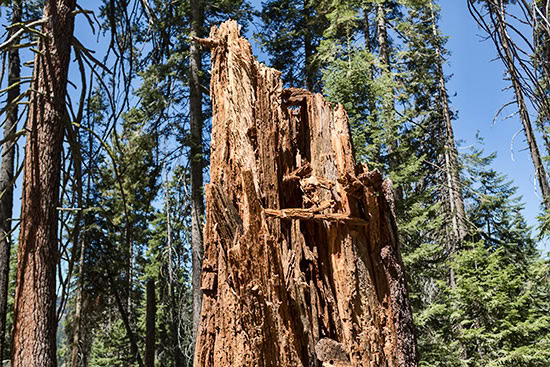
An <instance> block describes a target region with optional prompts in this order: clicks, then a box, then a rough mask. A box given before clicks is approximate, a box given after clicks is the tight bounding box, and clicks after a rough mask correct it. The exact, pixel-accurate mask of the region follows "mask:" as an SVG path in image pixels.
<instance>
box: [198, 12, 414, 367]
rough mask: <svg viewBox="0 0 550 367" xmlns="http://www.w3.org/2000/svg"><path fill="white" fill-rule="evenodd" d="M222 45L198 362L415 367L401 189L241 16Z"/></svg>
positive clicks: (215, 45)
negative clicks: (398, 215)
mask: <svg viewBox="0 0 550 367" xmlns="http://www.w3.org/2000/svg"><path fill="white" fill-rule="evenodd" d="M210 37H211V38H209V39H206V40H203V44H205V45H209V46H210V47H212V65H213V66H212V77H211V80H212V84H211V98H212V104H213V107H212V108H213V122H212V126H213V131H212V150H211V170H210V175H211V181H210V184H208V185H207V187H206V194H205V195H206V207H207V210H206V213H207V214H206V227H205V236H204V239H205V257H204V262H203V267H202V289H203V291H204V297H203V309H202V314H201V323H200V328H199V335H198V338H197V344H196V350H195V366H218V367H223V366H255V365H257V366H293V367H294V366H307V367H309V366H332V365H335V366H390V367H393V366H416V351H415V341H414V335H413V323H412V313H411V309H410V306H409V301H408V294H407V285H406V280H405V274H404V269H403V265H402V262H401V258H400V253H399V246H398V239H397V228H396V222H395V217H394V215H393V210H392V209H393V190H392V187H391V181H389V180H386V181H384V182H383V181H382V177H381V175H380V174H379V173H378V171H371V172H369V171H368V169H367V167H366V166H362V165H356V164H355V161H354V158H353V157H354V155H353V148H352V145H351V138H350V132H349V125H348V119H347V115H346V112H345V111H344V110H343V107H342V106H341V105H338V106H333V105H331V104H329V103H328V102H326V101H325V100H324V99H323V98H322V97H321V96H320V95H319V94H312V93H311V92H308V91H306V90H302V89H288V90H283V89H282V82H281V80H280V75H281V73H280V72H279V71H277V70H274V69H270V68H267V67H266V66H264V65H263V64H260V63H258V62H257V61H256V60H255V59H254V58H253V56H252V51H251V47H250V44H249V43H248V42H247V41H246V40H244V39H243V38H240V36H239V30H238V25H237V23H236V22H234V21H229V22H226V23H223V24H222V25H221V26H220V27H219V28H213V29H212V32H211V36H210ZM331 361H332V362H333V363H331Z"/></svg>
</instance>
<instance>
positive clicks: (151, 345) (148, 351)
mask: <svg viewBox="0 0 550 367" xmlns="http://www.w3.org/2000/svg"><path fill="white" fill-rule="evenodd" d="M156 314H157V303H156V299H155V281H154V280H153V279H149V280H148V281H147V313H146V320H145V367H155V343H156V338H155V334H156V325H155V324H156Z"/></svg>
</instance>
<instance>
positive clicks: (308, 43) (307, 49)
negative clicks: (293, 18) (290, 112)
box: [303, 0, 314, 91]
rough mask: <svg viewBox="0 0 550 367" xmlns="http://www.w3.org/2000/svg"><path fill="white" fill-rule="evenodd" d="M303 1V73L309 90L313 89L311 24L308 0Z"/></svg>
mask: <svg viewBox="0 0 550 367" xmlns="http://www.w3.org/2000/svg"><path fill="white" fill-rule="evenodd" d="M303 1H304V13H303V15H304V28H305V31H304V58H305V60H304V74H305V88H306V89H307V90H309V91H313V83H314V82H313V75H314V70H313V44H312V39H311V31H310V30H309V27H310V26H311V25H310V24H309V23H310V20H311V15H310V8H309V6H308V0H303Z"/></svg>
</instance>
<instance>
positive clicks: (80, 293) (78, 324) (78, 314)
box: [70, 239, 86, 367]
mask: <svg viewBox="0 0 550 367" xmlns="http://www.w3.org/2000/svg"><path fill="white" fill-rule="evenodd" d="M85 251H86V239H81V240H80V258H79V264H80V269H79V272H78V282H77V289H76V305H75V311H74V319H73V328H74V330H73V344H72V349H71V364H70V366H71V367H77V366H78V360H79V354H80V353H79V351H80V344H81V336H82V306H83V303H84V254H85Z"/></svg>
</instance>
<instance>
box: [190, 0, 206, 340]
mask: <svg viewBox="0 0 550 367" xmlns="http://www.w3.org/2000/svg"><path fill="white" fill-rule="evenodd" d="M203 13H204V10H203V4H202V0H192V1H191V30H192V32H193V35H194V36H197V37H199V36H201V31H202V29H203V18H204V14H203ZM189 53H190V56H189V57H190V78H189V105H190V125H191V126H190V130H191V131H190V136H191V147H190V155H191V164H190V165H191V258H192V259H191V261H192V285H193V339H195V338H196V336H197V330H198V328H199V320H200V313H201V301H202V291H201V283H200V281H201V270H200V269H201V266H202V265H201V264H202V256H203V242H202V237H203V235H202V218H201V217H202V216H203V214H204V201H203V199H204V196H203V178H202V174H203V168H204V164H203V159H204V157H203V147H202V129H203V121H204V118H203V113H202V92H201V84H200V74H201V71H202V53H201V50H200V47H199V45H198V44H197V43H196V42H194V41H193V42H191V45H190V49H189Z"/></svg>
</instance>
